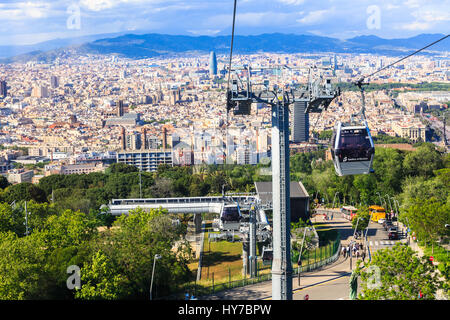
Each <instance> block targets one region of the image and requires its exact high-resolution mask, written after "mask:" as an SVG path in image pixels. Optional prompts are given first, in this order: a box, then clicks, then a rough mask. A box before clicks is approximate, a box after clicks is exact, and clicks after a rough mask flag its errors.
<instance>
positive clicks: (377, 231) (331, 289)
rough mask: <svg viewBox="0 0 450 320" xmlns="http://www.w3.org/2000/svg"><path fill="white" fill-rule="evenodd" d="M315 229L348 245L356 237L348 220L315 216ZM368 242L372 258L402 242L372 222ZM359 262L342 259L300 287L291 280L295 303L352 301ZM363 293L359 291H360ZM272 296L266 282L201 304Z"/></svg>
mask: <svg viewBox="0 0 450 320" xmlns="http://www.w3.org/2000/svg"><path fill="white" fill-rule="evenodd" d="M313 220H314V222H315V226H316V229H320V228H330V227H332V228H336V229H338V230H339V233H340V235H341V243H342V244H343V245H347V244H348V243H349V242H350V241H351V240H352V237H353V230H352V228H351V224H350V222H349V221H348V220H345V219H343V218H341V217H340V215H339V214H336V215H335V216H334V219H333V220H323V216H316V217H315V218H314V219H313ZM367 236H368V242H367V245H368V246H369V248H370V250H371V252H372V254H373V253H374V252H376V251H377V250H380V249H384V248H389V247H392V246H393V245H395V243H397V242H398V241H399V240H392V241H391V240H389V239H388V234H387V231H385V230H384V228H383V226H382V225H380V224H378V223H375V222H371V223H370V224H369V229H368V233H367ZM355 264H356V258H352V259H350V258H343V257H340V258H339V260H338V261H336V262H335V263H333V264H332V265H329V266H325V267H324V268H322V269H320V270H316V271H312V272H307V273H304V274H301V278H300V286H298V278H297V277H296V276H294V277H293V279H292V288H293V299H294V300H303V299H304V297H305V295H308V296H309V300H348V299H349V290H350V285H349V279H350V274H351V267H352V268H353V269H354V267H355ZM358 292H360V289H358ZM271 296H272V282H271V281H266V282H262V283H258V284H255V285H249V286H246V287H240V288H233V289H229V290H224V291H221V292H218V293H216V294H214V295H210V296H207V297H202V298H200V300H203V299H205V300H270V299H271Z"/></svg>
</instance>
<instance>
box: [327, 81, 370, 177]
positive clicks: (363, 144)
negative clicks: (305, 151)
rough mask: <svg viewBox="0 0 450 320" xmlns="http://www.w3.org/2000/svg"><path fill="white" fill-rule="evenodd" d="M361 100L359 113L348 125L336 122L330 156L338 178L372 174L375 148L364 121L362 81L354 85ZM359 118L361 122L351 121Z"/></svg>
mask: <svg viewBox="0 0 450 320" xmlns="http://www.w3.org/2000/svg"><path fill="white" fill-rule="evenodd" d="M356 85H357V86H358V87H359V88H360V91H361V98H362V108H361V111H360V112H359V113H358V114H356V115H352V117H351V120H350V123H341V122H338V123H337V124H336V126H335V128H334V132H333V137H332V138H331V155H332V158H333V163H334V168H335V170H336V174H337V175H338V176H346V175H354V174H368V173H370V172H373V169H372V162H373V157H374V155H375V146H374V143H373V139H372V136H371V134H370V130H369V126H368V125H367V121H366V119H365V115H364V112H365V99H364V90H363V88H362V85H363V83H362V81H359V82H357V83H356ZM358 115H360V116H361V122H356V121H354V120H353V117H354V116H358Z"/></svg>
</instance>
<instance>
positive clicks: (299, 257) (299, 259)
mask: <svg viewBox="0 0 450 320" xmlns="http://www.w3.org/2000/svg"><path fill="white" fill-rule="evenodd" d="M307 229H308V230H311V228H306V227H305V232H303V240H302V245H301V247H300V253H299V255H298V261H297V268H298V270H297V271H298V272H297V273H298V286H299V287H300V264H301V259H302V251H303V244H304V243H305V237H306V230H307Z"/></svg>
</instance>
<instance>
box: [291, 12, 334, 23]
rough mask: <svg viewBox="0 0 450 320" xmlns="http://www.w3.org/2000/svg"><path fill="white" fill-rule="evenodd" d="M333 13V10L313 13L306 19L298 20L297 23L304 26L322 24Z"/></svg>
mask: <svg viewBox="0 0 450 320" xmlns="http://www.w3.org/2000/svg"><path fill="white" fill-rule="evenodd" d="M331 11H332V10H331V9H328V10H316V11H311V12H309V13H308V14H307V15H306V16H305V17H303V18H301V19H297V22H299V23H302V24H314V23H318V22H322V21H323V20H325V19H326V18H328V17H329V14H330V13H331Z"/></svg>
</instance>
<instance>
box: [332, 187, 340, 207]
mask: <svg viewBox="0 0 450 320" xmlns="http://www.w3.org/2000/svg"><path fill="white" fill-rule="evenodd" d="M338 193H339V191H336V193H335V194H334V198H333V209H334V202H335V200H336V195H337V194H338Z"/></svg>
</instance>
